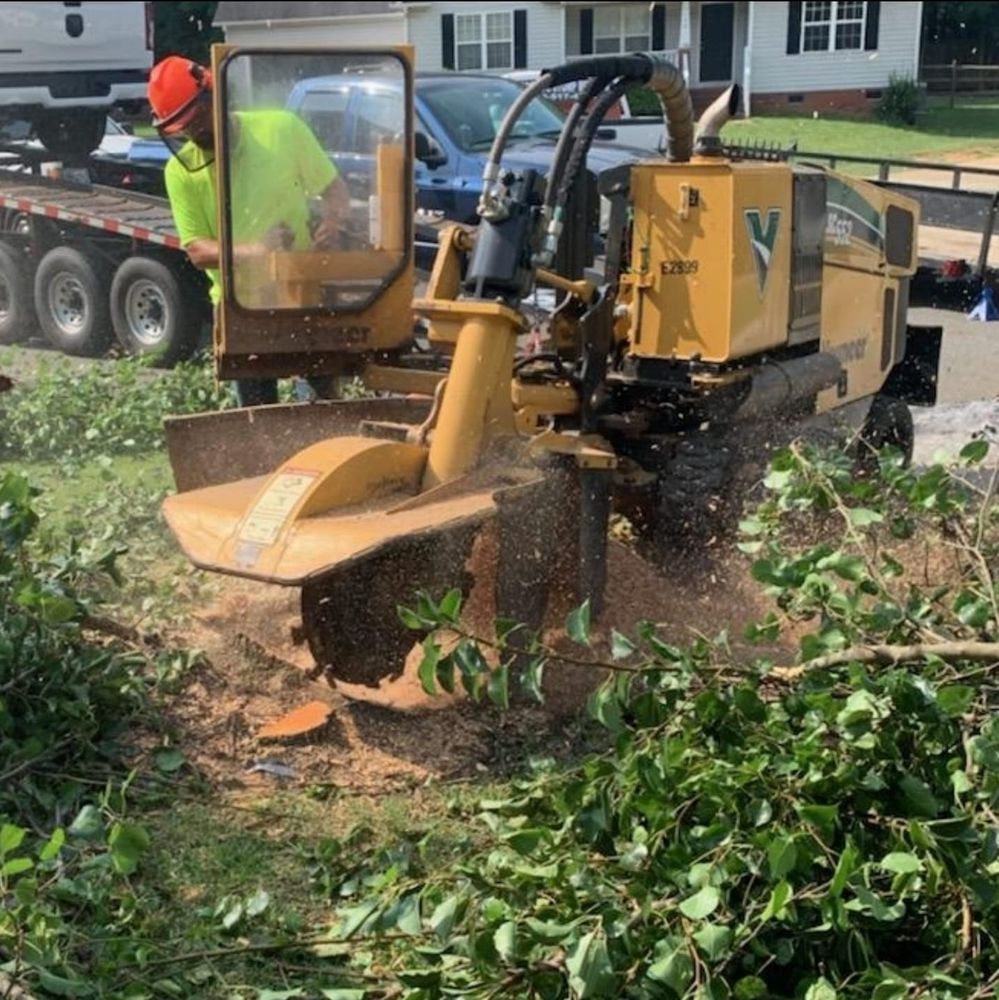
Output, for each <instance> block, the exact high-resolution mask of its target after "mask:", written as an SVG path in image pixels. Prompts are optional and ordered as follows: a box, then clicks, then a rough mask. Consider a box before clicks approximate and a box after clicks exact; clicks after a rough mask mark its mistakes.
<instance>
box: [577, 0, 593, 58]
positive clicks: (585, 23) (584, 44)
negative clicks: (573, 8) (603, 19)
mask: <svg viewBox="0 0 999 1000" xmlns="http://www.w3.org/2000/svg"><path fill="white" fill-rule="evenodd" d="M592 53H593V8H592V7H584V8H583V9H582V10H581V11H580V12H579V54H580V55H581V56H588V55H592Z"/></svg>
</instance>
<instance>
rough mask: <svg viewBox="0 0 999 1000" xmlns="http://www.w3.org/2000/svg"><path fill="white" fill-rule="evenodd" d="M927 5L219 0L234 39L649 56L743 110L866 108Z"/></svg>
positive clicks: (519, 55)
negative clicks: (731, 89) (740, 101)
mask: <svg viewBox="0 0 999 1000" xmlns="http://www.w3.org/2000/svg"><path fill="white" fill-rule="evenodd" d="M922 8H923V4H922V2H907V0H890V2H881V0H791V2H786V0H763V2H756V0H721V2H714V0H667V2H665V3H648V2H642V3H628V2H624V3H613V2H612V3H602V2H592V0H590V2H579V0H561V2H558V0H556V2H533V3H518V2H516V0H484V2H477V3H470V2H457V0H442V2H436V3H432V2H424V3H391V2H389V3H269V2H255V3H228V2H225V0H223V2H222V3H220V4H219V6H218V11H217V13H216V16H215V23H216V24H217V25H220V26H221V27H222V29H223V30H224V32H225V36H226V41H227V42H229V43H231V44H236V45H280V46H296V45H301V46H311V45H331V46H350V45H372V46H381V45H394V44H410V45H412V46H414V48H415V52H416V68H417V70H427V71H440V70H456V71H465V72H473V71H474V72H486V73H508V72H510V71H512V70H517V69H525V70H539V69H544V68H545V67H547V66H552V65H555V64H557V63H560V62H564V61H566V60H569V59H573V58H577V57H580V56H585V55H589V54H593V53H597V54H599V53H614V52H635V51H652V52H661V53H664V54H666V55H667V56H668V57H669V58H671V59H673V60H675V61H676V62H678V63H679V64H680V65H681V66H683V68H684V70H685V72H686V74H687V77H688V81H689V83H690V87H691V90H692V92H693V94H694V99H695V104H697V105H699V106H703V105H704V104H706V103H707V102H708V101H709V100H711V99H712V98H713V97H714V96H715V95H717V94H718V93H719V92H720V91H721V90H723V89H724V88H725V87H726V86H728V85H729V84H730V83H733V82H738V83H741V84H742V86H743V89H744V92H745V99H746V103H745V108H746V110H747V111H750V110H751V111H754V112H757V111H763V110H768V111H773V110H788V111H794V110H798V111H804V112H812V111H830V110H854V111H862V110H864V109H867V108H869V107H871V106H872V104H873V103H874V102H875V101H876V100H877V98H878V97H880V95H881V91H882V90H883V88H884V87H886V86H887V85H888V83H889V81H890V79H891V77H892V76H893V75H899V76H910V77H913V78H915V77H916V75H917V70H918V65H919V42H920V27H921V23H922Z"/></svg>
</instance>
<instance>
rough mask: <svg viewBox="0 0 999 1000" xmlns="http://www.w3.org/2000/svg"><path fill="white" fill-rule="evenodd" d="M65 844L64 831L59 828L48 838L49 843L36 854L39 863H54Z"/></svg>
mask: <svg viewBox="0 0 999 1000" xmlns="http://www.w3.org/2000/svg"><path fill="white" fill-rule="evenodd" d="M65 843H66V831H65V830H63V828H62V827H59V829H58V830H56V831H55V833H53V834H52V836H51V837H50V838H49V842H48V843H47V844H46V845H45V846H44V847H43V848H42V849H41V851H39V852H38V858H39V860H40V861H54V860H55V859H56V858H57V857H58V856H59V852H60V851H61V850H62V847H63V844H65Z"/></svg>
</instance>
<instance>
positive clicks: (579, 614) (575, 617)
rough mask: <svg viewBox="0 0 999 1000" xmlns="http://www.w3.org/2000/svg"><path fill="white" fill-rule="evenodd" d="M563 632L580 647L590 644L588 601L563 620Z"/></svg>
mask: <svg viewBox="0 0 999 1000" xmlns="http://www.w3.org/2000/svg"><path fill="white" fill-rule="evenodd" d="M565 631H566V633H567V634H568V636H569V638H570V639H571V640H572V641H573V642H575V643H576V644H577V645H580V646H589V644H590V602H589V601H588V600H586V601H583V603H582V604H581V605H580V606H579V607H578V608H576V610H575V611H573V612H571V613H570V614H569V617H568V618H566V620H565Z"/></svg>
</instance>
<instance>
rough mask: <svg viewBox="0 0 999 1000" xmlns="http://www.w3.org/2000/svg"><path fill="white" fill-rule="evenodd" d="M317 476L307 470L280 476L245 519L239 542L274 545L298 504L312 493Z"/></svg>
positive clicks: (285, 471) (265, 491) (293, 470)
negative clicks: (310, 491) (306, 495)
mask: <svg viewBox="0 0 999 1000" xmlns="http://www.w3.org/2000/svg"><path fill="white" fill-rule="evenodd" d="M318 475H319V473H318V472H314V471H312V470H308V469H285V470H284V471H283V472H279V473H278V474H277V475H276V476H275V477H274V479H273V480H272V481H271V484H270V485H269V486H268V487H267V489H266V490H264V492H263V493H262V494H261V496H260V498H259V499H258V500H257V502H256V503H255V504H254V505H253V509H252V510H251V511H250V513H249V514H248V515H247V516H246V520H245V521H244V522H243V527H242V529H241V530H240V532H239V537H240V540H241V541H244V542H256V543H257V544H258V545H273V544H274V543H275V542H276V541H277V540H278V536H279V535H280V534H281V529H282V528H283V527H284V525H285V522H286V521H287V520H288V517H289V516H290V515H291V512H292V511H293V510H294V509H295V507H297V506H298V501H299V500H301V499H302V497H303V496H305V494H306V493H307V492H308V491H309V489H311V487H312V485H313V484H314V483H315V481H316V478H317V477H318Z"/></svg>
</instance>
